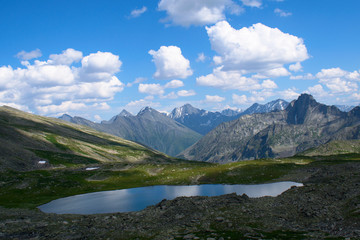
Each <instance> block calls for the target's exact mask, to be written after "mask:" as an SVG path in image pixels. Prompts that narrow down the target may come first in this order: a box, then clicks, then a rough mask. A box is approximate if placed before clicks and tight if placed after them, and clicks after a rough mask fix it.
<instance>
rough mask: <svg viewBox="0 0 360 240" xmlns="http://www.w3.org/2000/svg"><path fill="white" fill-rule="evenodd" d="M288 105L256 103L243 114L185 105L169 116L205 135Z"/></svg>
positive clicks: (285, 103) (281, 103) (282, 108)
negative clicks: (222, 124) (248, 115)
mask: <svg viewBox="0 0 360 240" xmlns="http://www.w3.org/2000/svg"><path fill="white" fill-rule="evenodd" d="M288 104H289V103H288V102H286V101H284V100H281V99H278V100H275V101H272V102H269V103H267V104H264V105H261V104H258V103H255V104H253V105H252V106H251V107H249V108H248V109H246V110H245V111H243V112H241V111H236V110H232V109H225V110H223V111H222V112H210V111H206V110H200V109H198V108H195V107H193V106H191V105H190V104H185V105H184V106H182V107H178V108H175V109H174V110H172V112H171V113H170V114H169V115H168V116H169V117H170V118H172V119H174V120H176V121H177V122H179V123H181V124H184V125H185V126H187V127H188V128H190V129H192V130H194V131H196V132H198V133H200V134H202V135H205V134H207V133H208V132H210V131H211V130H213V129H214V128H215V127H217V126H218V125H219V124H221V123H223V122H228V121H231V120H234V119H237V118H239V117H240V116H242V115H246V114H253V113H267V112H273V111H281V110H284V109H285V108H286V107H287V105H288Z"/></svg>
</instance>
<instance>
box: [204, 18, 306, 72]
mask: <svg viewBox="0 0 360 240" xmlns="http://www.w3.org/2000/svg"><path fill="white" fill-rule="evenodd" d="M206 30H207V34H208V36H209V39H210V43H211V46H212V48H213V49H214V50H215V51H216V52H217V53H218V54H219V55H218V56H215V57H214V62H215V63H216V64H218V65H223V66H224V70H242V71H243V72H244V73H249V72H260V73H261V72H263V71H269V70H271V69H278V68H283V66H284V64H290V63H294V62H302V61H304V60H306V59H308V58H309V56H308V53H307V49H306V46H305V45H304V42H303V40H302V39H301V38H298V37H296V36H293V35H290V34H288V33H283V32H282V31H280V30H279V29H277V28H271V27H268V26H265V25H263V24H261V23H257V24H254V25H252V26H251V27H248V28H247V27H244V28H241V29H238V30H237V29H234V28H233V27H232V26H230V24H229V23H228V22H226V21H221V22H218V23H217V24H215V25H214V26H212V27H206Z"/></svg>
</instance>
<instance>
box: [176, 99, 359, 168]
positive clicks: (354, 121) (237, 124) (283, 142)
mask: <svg viewBox="0 0 360 240" xmlns="http://www.w3.org/2000/svg"><path fill="white" fill-rule="evenodd" d="M359 130H360V108H359V107H357V108H354V109H353V110H352V111H350V112H349V113H344V112H341V111H340V110H339V109H338V108H336V107H335V106H326V105H323V104H320V103H318V102H316V101H315V99H314V98H313V97H312V96H310V95H307V94H302V95H301V96H300V97H299V98H298V99H297V100H295V101H293V102H291V103H290V104H289V106H288V107H287V108H286V109H285V110H283V111H278V112H271V113H264V114H252V115H244V116H242V117H240V118H239V119H237V120H234V121H232V122H228V123H224V124H221V125H220V126H219V127H217V128H216V129H214V130H213V131H211V132H210V133H209V134H207V135H206V136H204V137H203V138H202V139H201V140H200V141H199V142H197V143H196V144H194V145H193V146H191V147H190V148H188V149H186V150H185V151H184V152H183V153H182V154H181V155H180V156H181V157H184V158H187V159H191V160H200V161H209V162H229V161H239V160H244V159H255V158H266V157H287V156H292V155H294V154H296V153H298V152H302V151H305V150H307V149H309V148H313V147H317V146H320V145H322V144H325V143H327V142H329V141H332V140H346V139H358V138H359V137H360V133H359Z"/></svg>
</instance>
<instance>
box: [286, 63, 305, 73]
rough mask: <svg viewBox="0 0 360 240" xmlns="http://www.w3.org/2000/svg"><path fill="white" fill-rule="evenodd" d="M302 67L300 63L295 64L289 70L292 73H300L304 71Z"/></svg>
mask: <svg viewBox="0 0 360 240" xmlns="http://www.w3.org/2000/svg"><path fill="white" fill-rule="evenodd" d="M302 68H303V67H302V66H301V63H300V62H297V63H295V64H291V65H290V66H289V70H290V71H293V72H299V71H301V70H302Z"/></svg>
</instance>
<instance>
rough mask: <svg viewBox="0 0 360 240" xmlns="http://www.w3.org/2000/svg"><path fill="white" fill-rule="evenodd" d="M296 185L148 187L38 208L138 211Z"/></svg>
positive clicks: (268, 192) (261, 193) (69, 199)
mask: <svg viewBox="0 0 360 240" xmlns="http://www.w3.org/2000/svg"><path fill="white" fill-rule="evenodd" d="M292 186H297V187H299V186H303V185H302V184H301V183H296V182H277V183H268V184H256V185H241V184H238V185H226V184H204V185H189V186H169V185H160V186H150V187H139V188H131V189H122V190H115V191H103V192H95V193H87V194H81V195H75V196H71V197H66V198H60V199H57V200H54V201H51V202H49V203H47V204H44V205H41V206H39V207H38V208H39V209H40V210H41V211H43V212H47V213H59V214H63V213H73V214H95V213H114V212H131V211H139V210H142V209H144V208H146V207H147V206H150V205H154V204H157V203H159V202H160V201H161V200H163V199H168V200H170V199H174V198H176V197H181V196H184V197H190V196H219V195H223V194H229V193H236V194H238V195H242V194H244V193H245V194H246V195H248V196H249V197H263V196H273V197H274V196H277V195H280V194H281V193H282V192H284V191H286V190H287V189H289V188H291V187H292Z"/></svg>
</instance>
